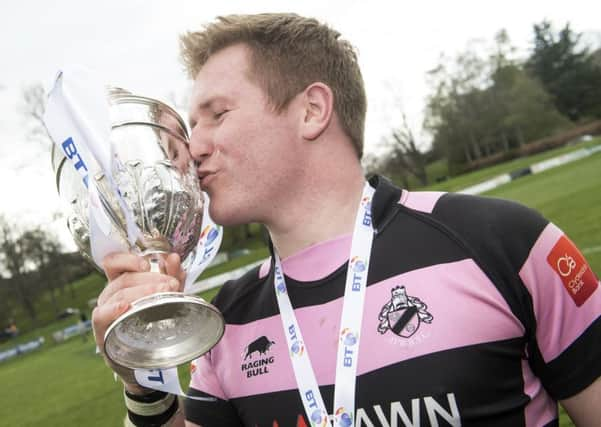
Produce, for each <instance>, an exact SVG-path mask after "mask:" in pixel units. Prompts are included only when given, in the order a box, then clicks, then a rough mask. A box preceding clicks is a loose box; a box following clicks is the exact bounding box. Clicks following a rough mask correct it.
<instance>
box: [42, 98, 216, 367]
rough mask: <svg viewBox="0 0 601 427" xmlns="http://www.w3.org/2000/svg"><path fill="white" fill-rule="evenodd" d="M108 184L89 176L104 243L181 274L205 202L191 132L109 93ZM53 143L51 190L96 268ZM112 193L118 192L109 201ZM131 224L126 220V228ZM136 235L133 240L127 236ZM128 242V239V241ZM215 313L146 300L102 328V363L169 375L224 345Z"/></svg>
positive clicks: (78, 186) (172, 118) (172, 115)
mask: <svg viewBox="0 0 601 427" xmlns="http://www.w3.org/2000/svg"><path fill="white" fill-rule="evenodd" d="M107 98H108V101H109V105H110V107H109V108H110V118H111V133H110V141H107V144H109V143H110V144H112V155H113V158H114V159H115V161H113V162H112V171H111V177H107V176H105V174H104V173H103V172H100V173H97V174H96V175H95V176H93V177H90V183H89V185H95V186H96V188H97V189H98V195H99V199H100V202H101V208H100V209H102V210H103V211H104V214H105V215H106V217H108V218H109V219H110V228H111V231H110V238H111V240H112V241H114V242H115V243H117V244H118V245H119V246H121V247H123V248H124V249H126V250H127V249H129V250H130V251H132V252H134V253H137V254H139V255H141V256H144V257H145V258H146V259H147V260H148V261H149V262H150V265H151V271H155V272H158V271H159V268H158V265H159V259H160V257H161V256H162V255H163V254H167V253H171V252H175V253H177V254H179V256H180V258H181V260H182V267H183V268H184V270H186V268H187V267H188V266H189V265H190V264H191V263H192V262H193V260H194V257H196V256H202V254H197V253H196V248H197V244H198V241H199V237H200V232H201V226H202V217H203V204H204V201H203V194H202V192H201V190H200V187H199V183H198V179H197V176H196V172H195V167H194V163H193V161H192V159H191V157H190V155H189V152H188V147H187V146H188V132H187V129H186V126H185V124H184V122H183V121H182V119H181V117H180V116H179V115H178V114H177V112H176V111H175V110H173V109H172V108H170V107H169V106H168V105H166V104H164V103H162V102H160V101H158V100H155V99H151V98H147V97H143V96H138V95H134V94H132V93H130V92H128V91H125V90H123V89H117V88H110V89H109V90H108V92H107ZM66 160H67V158H66V157H65V156H64V154H63V153H62V152H61V151H60V150H59V149H58V148H57V147H56V144H53V151H52V166H53V169H54V171H55V174H56V183H57V189H58V192H59V194H60V196H61V198H62V199H63V200H64V201H66V202H67V204H68V205H69V209H68V210H69V212H68V218H67V224H68V227H69V230H70V232H71V234H72V235H73V238H74V241H75V243H76V245H77V247H78V248H79V250H80V252H81V253H82V254H83V256H84V257H85V258H86V259H88V260H90V261H92V262H93V263H94V265H95V266H96V268H98V269H100V270H102V268H101V266H99V265H98V264H97V263H95V262H94V261H93V257H92V249H91V240H90V233H91V231H90V224H89V218H88V209H89V198H88V189H87V188H86V187H85V186H84V184H83V182H82V181H81V178H80V177H79V176H78V175H77V172H76V171H75V170H74V169H73V167H70V165H69V164H66ZM116 192H117V193H118V194H115V193H116ZM128 221H129V222H128ZM132 221H133V222H134V223H135V227H133V229H137V230H138V233H137V236H135V242H133V243H131V242H132V240H133V239H132V238H131V235H129V234H128V233H130V232H131V230H132ZM128 230H129V231H128ZM128 237H129V238H128ZM224 329H225V322H224V320H223V316H222V315H221V313H220V312H219V311H218V310H217V308H215V307H214V306H213V305H211V304H209V303H207V302H206V301H204V300H203V299H202V298H198V297H195V296H192V295H184V294H182V293H177V292H163V293H156V294H153V295H149V296H147V297H144V298H141V299H139V300H137V301H135V302H134V303H132V306H131V308H130V309H129V310H128V311H127V312H125V313H124V314H123V315H121V316H120V317H119V318H118V319H116V320H115V321H114V322H113V323H112V324H111V325H110V327H109V328H108V330H107V331H106V334H105V339H104V352H105V354H106V356H107V357H108V358H109V359H110V360H111V361H113V362H114V363H116V364H117V365H120V366H124V367H126V368H130V369H138V368H143V369H151V368H169V367H174V366H177V365H179V364H182V363H185V362H188V361H190V360H193V359H195V358H197V357H199V356H201V355H202V354H204V353H206V352H207V351H209V350H210V349H211V348H212V347H213V346H214V345H215V344H217V342H218V341H219V340H220V339H221V337H222V335H223V333H224Z"/></svg>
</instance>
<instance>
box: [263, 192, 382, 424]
mask: <svg viewBox="0 0 601 427" xmlns="http://www.w3.org/2000/svg"><path fill="white" fill-rule="evenodd" d="M374 192H375V190H374V189H373V188H372V187H371V186H370V185H369V184H368V183H366V184H365V187H364V188H363V195H362V197H361V203H360V205H359V209H358V210H357V216H356V218H355V228H354V231H353V238H352V243H351V253H350V256H349V263H348V269H347V272H346V285H345V290H344V300H343V306H342V316H341V319H340V333H339V337H338V338H339V341H338V355H337V357H336V380H335V383H334V408H333V409H334V411H333V414H332V415H333V419H332V417H330V416H329V415H328V411H327V410H326V407H325V405H324V403H323V399H322V397H321V393H320V391H319V385H318V383H317V379H316V378H315V373H314V371H313V367H312V366H311V360H310V358H309V353H308V352H307V349H306V348H305V344H304V340H303V337H302V334H301V330H300V328H299V325H298V322H297V320H296V316H295V315H294V310H293V308H292V304H291V303H290V298H289V297H288V293H287V289H286V282H285V280H284V275H283V274H282V271H283V270H282V265H281V262H280V258H279V256H278V255H277V254H275V251H274V259H275V271H274V287H275V294H276V298H277V301H278V306H279V309H280V317H281V319H282V325H283V326H284V335H285V336H286V341H287V342H288V348H289V350H290V360H291V362H292V368H293V370H294V376H295V377H296V384H297V386H298V391H299V394H300V397H301V400H302V402H303V406H304V408H305V414H306V416H307V419H308V420H309V422H310V423H311V425H312V426H326V425H329V426H332V422H334V425H336V426H345V427H346V426H349V425H354V418H355V384H356V374H357V363H358V359H359V357H358V356H359V338H360V336H359V333H360V331H361V322H362V320H363V303H364V301H365V288H366V286H367V273H368V271H369V260H370V255H371V246H372V241H373V227H372V222H371V200H372V198H373V195H374Z"/></svg>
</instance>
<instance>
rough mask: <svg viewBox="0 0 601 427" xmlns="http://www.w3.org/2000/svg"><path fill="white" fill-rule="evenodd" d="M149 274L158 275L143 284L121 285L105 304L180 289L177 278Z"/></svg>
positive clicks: (129, 300)
mask: <svg viewBox="0 0 601 427" xmlns="http://www.w3.org/2000/svg"><path fill="white" fill-rule="evenodd" d="M149 274H154V275H156V276H158V277H156V278H155V279H156V280H153V281H152V282H150V281H149V282H148V283H146V284H143V285H141V286H128V287H120V288H119V289H117V290H116V291H115V292H114V293H113V294H112V295H110V296H109V297H108V298H107V299H106V301H105V304H113V303H115V302H119V301H126V302H129V303H132V302H134V301H136V300H138V299H140V298H143V297H145V296H148V295H152V294H156V293H157V292H178V291H179V288H180V282H179V281H178V280H177V279H175V278H173V277H171V276H167V275H164V274H161V275H159V274H158V273H149ZM136 276H137V275H136Z"/></svg>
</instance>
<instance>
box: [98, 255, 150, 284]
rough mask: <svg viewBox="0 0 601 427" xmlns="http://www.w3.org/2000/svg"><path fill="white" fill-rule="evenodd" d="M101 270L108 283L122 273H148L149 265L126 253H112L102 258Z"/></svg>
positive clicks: (143, 260)
mask: <svg viewBox="0 0 601 427" xmlns="http://www.w3.org/2000/svg"><path fill="white" fill-rule="evenodd" d="M102 268H103V269H104V273H105V274H106V277H107V279H108V280H109V282H110V281H112V280H113V279H116V278H117V277H119V276H120V275H121V274H123V273H127V272H130V273H132V272H145V271H150V264H149V263H148V261H147V260H145V259H144V258H141V257H139V256H137V255H134V254H130V253H127V252H114V253H111V254H108V255H107V256H106V257H104V259H103V260H102Z"/></svg>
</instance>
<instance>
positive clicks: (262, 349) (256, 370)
mask: <svg viewBox="0 0 601 427" xmlns="http://www.w3.org/2000/svg"><path fill="white" fill-rule="evenodd" d="M274 344H275V342H274V341H271V340H270V339H269V338H267V337H266V336H265V335H263V336H262V337H259V338H257V339H256V340H254V341H253V342H251V343H250V344H249V345H248V346H246V348H245V349H244V352H243V353H242V354H243V355H244V360H243V361H242V365H240V369H241V371H242V372H244V373H245V374H246V377H247V378H251V377H256V376H258V375H263V374H268V373H269V365H271V364H273V363H274V362H275V359H274V357H273V356H269V355H267V352H268V351H269V349H270V348H271V346H273V345H274ZM255 353H256V356H257V357H254V356H255ZM247 359H250V361H248V362H247Z"/></svg>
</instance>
